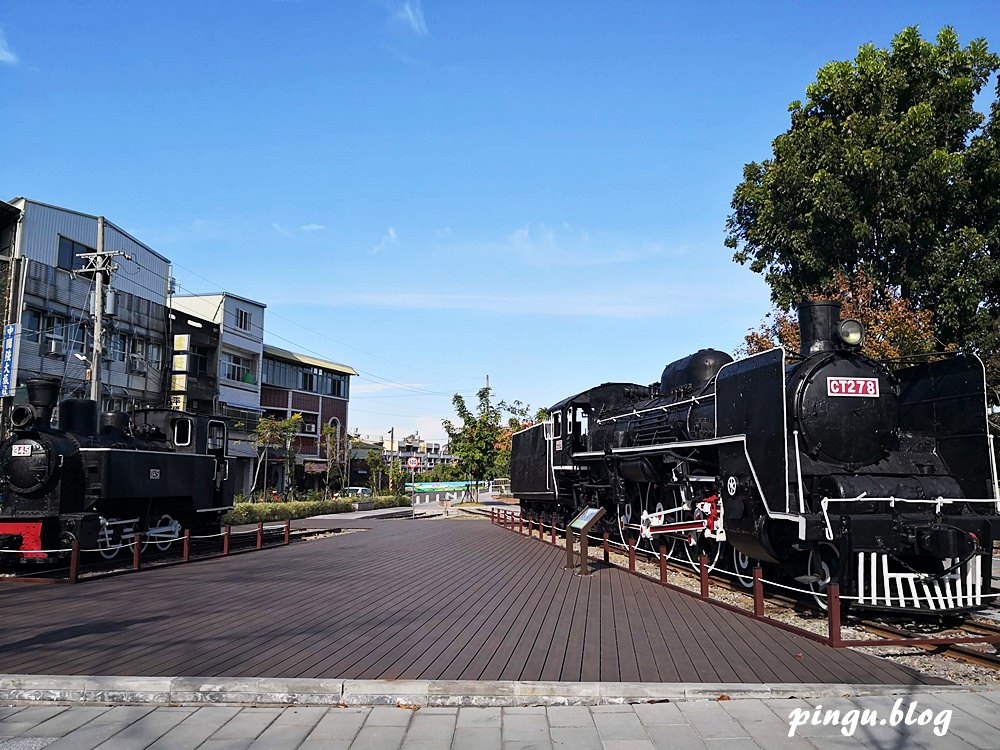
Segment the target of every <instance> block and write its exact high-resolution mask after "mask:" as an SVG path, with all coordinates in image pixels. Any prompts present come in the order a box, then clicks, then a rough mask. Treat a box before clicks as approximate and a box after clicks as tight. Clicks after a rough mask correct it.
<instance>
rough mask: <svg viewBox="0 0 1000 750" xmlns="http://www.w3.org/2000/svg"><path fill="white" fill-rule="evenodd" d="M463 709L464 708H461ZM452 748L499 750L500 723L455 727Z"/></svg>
mask: <svg viewBox="0 0 1000 750" xmlns="http://www.w3.org/2000/svg"><path fill="white" fill-rule="evenodd" d="M463 710H464V709H463ZM451 747H452V750H500V748H501V742H500V725H499V723H497V726H495V727H478V726H473V727H463V726H459V727H458V728H456V729H455V737H454V739H453V740H452V743H451Z"/></svg>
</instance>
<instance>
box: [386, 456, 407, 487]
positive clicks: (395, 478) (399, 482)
mask: <svg viewBox="0 0 1000 750" xmlns="http://www.w3.org/2000/svg"><path fill="white" fill-rule="evenodd" d="M405 482H406V472H405V471H403V461H402V459H399V458H394V459H392V463H390V464H389V492H391V493H392V494H393V495H402V494H403V485H404V483H405Z"/></svg>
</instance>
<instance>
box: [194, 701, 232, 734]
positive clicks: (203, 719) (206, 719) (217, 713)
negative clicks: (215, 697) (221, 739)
mask: <svg viewBox="0 0 1000 750" xmlns="http://www.w3.org/2000/svg"><path fill="white" fill-rule="evenodd" d="M239 712H240V709H239V706H202V707H201V708H199V709H198V710H197V711H195V712H194V713H193V714H191V715H190V716H188V717H187V718H186V719H184V723H185V724H205V725H208V726H214V727H215V728H216V729H218V728H219V727H222V726H223V725H224V724H225V723H226V722H227V721H229V720H230V719H232V718H233V717H234V716H236V714H238V713H239Z"/></svg>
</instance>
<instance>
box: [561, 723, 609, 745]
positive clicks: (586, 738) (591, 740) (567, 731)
mask: <svg viewBox="0 0 1000 750" xmlns="http://www.w3.org/2000/svg"><path fill="white" fill-rule="evenodd" d="M549 734H550V735H551V737H552V747H553V748H555V750H602V748H603V747H604V746H605V744H606V743H602V742H601V735H600V733H599V732H598V731H597V727H595V726H589V727H587V726H583V727H552V728H551V729H550V730H549Z"/></svg>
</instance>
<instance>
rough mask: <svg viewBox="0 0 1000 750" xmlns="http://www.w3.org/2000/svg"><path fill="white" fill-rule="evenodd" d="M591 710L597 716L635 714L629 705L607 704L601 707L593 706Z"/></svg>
mask: <svg viewBox="0 0 1000 750" xmlns="http://www.w3.org/2000/svg"><path fill="white" fill-rule="evenodd" d="M590 710H591V711H592V712H594V713H595V714H628V713H633V710H632V706H630V705H629V704H628V703H605V704H603V705H600V706H591V707H590Z"/></svg>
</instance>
